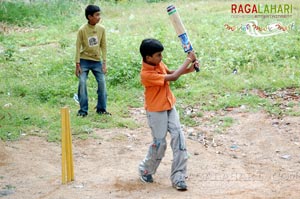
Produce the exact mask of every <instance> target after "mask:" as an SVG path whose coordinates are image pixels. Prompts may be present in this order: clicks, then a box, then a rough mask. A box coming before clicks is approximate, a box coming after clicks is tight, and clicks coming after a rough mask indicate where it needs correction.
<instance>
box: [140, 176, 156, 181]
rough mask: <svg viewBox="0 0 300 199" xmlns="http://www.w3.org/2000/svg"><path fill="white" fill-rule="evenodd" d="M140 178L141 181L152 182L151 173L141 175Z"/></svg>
mask: <svg viewBox="0 0 300 199" xmlns="http://www.w3.org/2000/svg"><path fill="white" fill-rule="evenodd" d="M140 179H141V181H142V182H145V183H152V182H153V178H152V175H141V177H140Z"/></svg>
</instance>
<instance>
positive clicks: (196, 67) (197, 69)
mask: <svg viewBox="0 0 300 199" xmlns="http://www.w3.org/2000/svg"><path fill="white" fill-rule="evenodd" d="M189 53H190V52H188V54H189ZM195 61H197V59H196V60H195ZM195 61H193V63H194V62H195ZM194 69H195V71H196V72H199V71H200V68H199V64H198V63H197V64H194Z"/></svg>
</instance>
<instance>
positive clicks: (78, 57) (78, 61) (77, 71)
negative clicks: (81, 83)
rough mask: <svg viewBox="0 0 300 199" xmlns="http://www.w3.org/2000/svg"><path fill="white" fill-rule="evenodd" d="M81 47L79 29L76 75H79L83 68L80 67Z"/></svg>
mask: <svg viewBox="0 0 300 199" xmlns="http://www.w3.org/2000/svg"><path fill="white" fill-rule="evenodd" d="M80 48H81V32H80V31H79V32H78V33H77V40H76V52H75V53H76V54H75V65H76V66H75V67H76V69H75V75H76V77H79V75H80V74H81V68H80Z"/></svg>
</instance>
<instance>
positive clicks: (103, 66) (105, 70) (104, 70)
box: [102, 62, 107, 74]
mask: <svg viewBox="0 0 300 199" xmlns="http://www.w3.org/2000/svg"><path fill="white" fill-rule="evenodd" d="M102 71H103V73H104V74H106V72H107V68H106V62H103V63H102Z"/></svg>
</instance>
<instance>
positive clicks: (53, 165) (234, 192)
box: [0, 108, 300, 199]
mask: <svg viewBox="0 0 300 199" xmlns="http://www.w3.org/2000/svg"><path fill="white" fill-rule="evenodd" d="M130 111H131V113H132V117H133V118H134V119H136V120H137V122H139V123H140V124H141V127H140V128H138V129H135V130H129V129H102V130H100V129H98V130H97V131H96V134H97V137H99V139H92V138H90V139H87V140H73V156H74V173H75V181H74V182H71V183H69V184H67V185H62V184H61V166H60V164H61V160H60V158H61V148H60V144H59V143H49V142H46V141H45V139H44V138H41V137H34V136H26V137H23V138H22V139H21V140H19V141H15V142H5V143H4V142H0V197H3V198H7V199H8V198H9V199H19V198H20V199H21V198H22V199H24V198H40V199H42V198H47V199H71V198H72V199H76V198H78V199H85V198H91V199H98V198H133V199H135V198H136V199H140V198H165V199H167V198H174V199H176V198H195V199H197V198H210V199H211V198H216V199H218V198H220V199H221V198H222V199H224V198H230V199H231V198H236V199H245V198H274V199H275V198H289V199H291V198H295V199H296V198H299V196H300V186H299V183H300V153H299V151H300V134H299V129H300V120H299V117H286V116H285V117H281V118H272V117H270V116H269V115H267V114H266V113H265V112H256V113H249V112H244V110H243V109H240V108H239V109H231V110H230V111H224V112H222V113H220V112H219V113H210V112H207V113H205V114H204V116H203V117H202V118H201V120H202V121H201V125H199V126H197V127H194V128H189V127H184V130H185V134H186V141H187V147H188V150H189V154H190V158H189V162H188V172H189V178H188V180H187V183H188V188H189V189H188V191H186V192H178V191H176V190H175V189H173V188H172V187H171V184H170V180H169V175H170V167H171V162H172V153H171V149H170V147H168V149H167V153H166V156H165V158H164V159H163V161H162V163H161V165H160V167H159V169H158V171H157V173H156V174H155V175H154V180H155V182H154V183H153V184H143V183H142V182H140V180H139V178H138V171H137V168H138V164H139V162H140V161H141V160H142V159H143V157H144V155H145V154H146V151H147V149H148V145H149V144H150V143H151V137H150V131H149V129H148V126H147V121H146V116H145V112H144V111H143V109H142V108H140V109H131V110H130ZM216 114H222V115H223V116H227V117H232V118H233V119H234V123H233V125H232V126H231V127H230V128H227V129H226V130H224V132H221V133H215V132H214V131H213V128H214V127H213V126H211V125H208V124H207V121H208V119H209V118H210V117H214V116H215V115H216ZM169 139H170V137H169V136H168V142H169Z"/></svg>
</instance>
